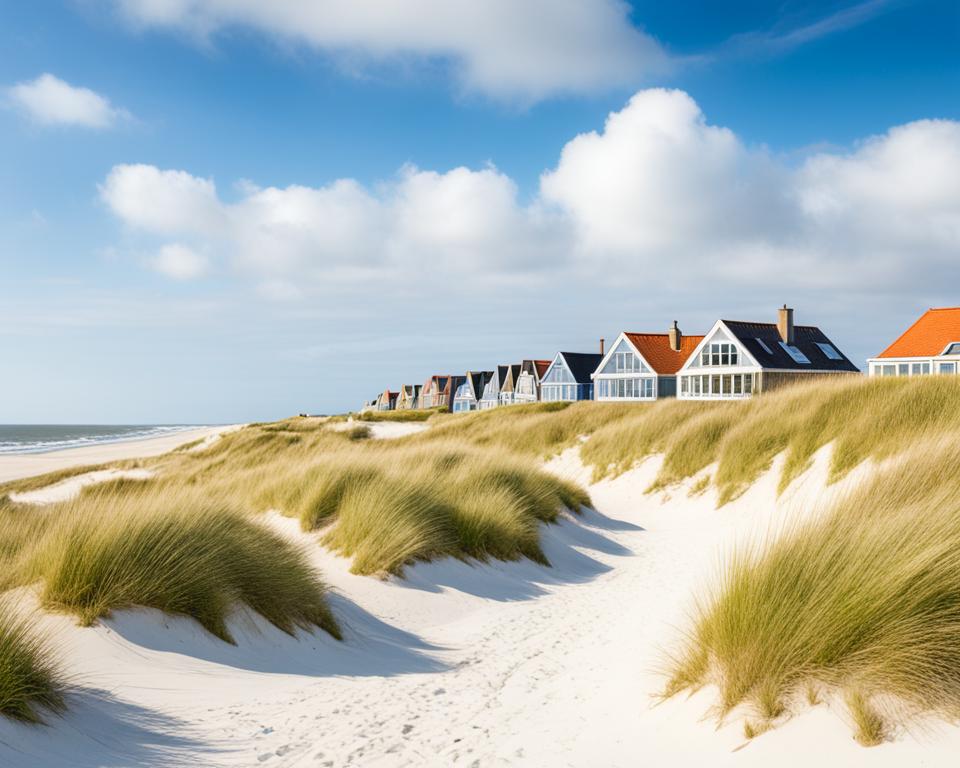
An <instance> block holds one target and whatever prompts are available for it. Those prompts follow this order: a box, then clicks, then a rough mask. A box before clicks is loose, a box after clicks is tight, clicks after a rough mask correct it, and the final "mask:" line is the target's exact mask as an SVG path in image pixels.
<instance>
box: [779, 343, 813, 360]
mask: <svg viewBox="0 0 960 768" xmlns="http://www.w3.org/2000/svg"><path fill="white" fill-rule="evenodd" d="M780 346H781V347H783V349H784V351H785V352H786V353H787V354H788V355H790V357H792V358H793V362H795V363H803V364H805V365H810V358H808V357H807V356H806V355H805V354H803V352H801V351H800V350H799V349H797V348H796V347H795V346H793V345H792V344H787V343H786V342H785V341H781V342H780Z"/></svg>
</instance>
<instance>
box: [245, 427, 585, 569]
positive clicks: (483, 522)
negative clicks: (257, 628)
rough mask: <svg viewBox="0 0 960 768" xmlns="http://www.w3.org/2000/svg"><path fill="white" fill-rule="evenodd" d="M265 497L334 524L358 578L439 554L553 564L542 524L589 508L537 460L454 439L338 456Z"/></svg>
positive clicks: (331, 538) (321, 523) (332, 530)
mask: <svg viewBox="0 0 960 768" xmlns="http://www.w3.org/2000/svg"><path fill="white" fill-rule="evenodd" d="M260 498H261V500H262V501H261V505H267V506H273V507H276V508H278V509H280V510H281V511H282V512H284V513H285V514H288V515H292V516H295V517H297V518H299V520H300V524H301V527H302V528H303V529H304V530H308V531H309V530H316V529H320V528H329V530H326V531H325V532H324V535H323V542H324V543H325V544H327V545H328V546H329V547H331V548H332V549H334V550H335V551H338V552H341V553H342V554H344V555H346V556H348V557H351V558H352V559H353V564H352V568H353V570H354V571H356V572H358V573H380V572H391V573H399V572H400V571H401V570H402V568H403V566H404V565H406V564H409V563H412V562H414V561H417V560H429V559H433V558H437V557H461V558H475V559H481V560H482V559H487V558H497V559H503V560H513V559H517V558H519V557H529V558H531V559H533V560H536V561H537V562H541V563H546V562H547V561H546V557H545V556H544V554H543V552H542V550H541V549H540V544H539V536H540V533H539V526H540V524H541V523H544V522H553V521H554V520H556V518H557V516H558V515H559V513H560V511H561V510H562V509H564V508H568V509H571V510H573V511H579V510H580V507H581V506H583V505H588V504H589V503H590V499H589V496H588V495H587V494H586V492H584V491H583V490H582V489H580V488H579V487H577V486H575V485H573V484H571V483H569V482H568V481H565V480H562V479H560V478H557V477H554V476H553V475H551V474H549V473H547V472H545V471H544V470H542V469H540V468H539V467H537V466H536V465H535V464H534V463H533V462H532V461H531V460H529V459H526V458H523V457H519V456H508V455H500V454H499V453H498V452H495V451H490V450H486V451H485V450H482V449H477V448H473V447H470V446H468V445H465V444H463V443H461V442H457V441H452V440H448V441H436V442H431V443H429V444H419V443H409V442H408V443H404V444H398V443H396V442H391V443H389V444H381V445H378V446H375V447H373V446H364V450H354V451H340V452H337V453H335V454H333V455H332V456H328V457H324V458H323V459H322V460H320V461H319V462H317V463H316V464H314V465H312V466H310V467H307V468H305V469H301V470H298V471H296V472H295V473H294V474H292V475H286V476H283V477H281V478H278V479H276V480H275V481H274V483H273V485H272V486H268V487H267V488H266V489H265V490H264V491H263V492H262V493H261V495H260Z"/></svg>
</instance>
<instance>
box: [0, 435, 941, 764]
mask: <svg viewBox="0 0 960 768" xmlns="http://www.w3.org/2000/svg"><path fill="white" fill-rule="evenodd" d="M827 460H828V452H827V451H822V452H821V453H820V454H818V456H817V459H816V461H815V463H814V466H813V467H812V468H811V470H809V471H808V472H807V473H806V474H805V475H804V476H803V477H802V478H800V479H799V480H798V481H797V482H795V483H794V484H793V485H792V486H791V488H789V489H788V491H787V492H786V493H785V494H784V496H783V497H782V498H780V499H779V500H778V499H777V498H776V480H777V477H776V472H777V471H778V467H777V466H775V467H774V469H773V470H772V472H771V473H769V474H767V475H766V476H764V477H763V478H762V479H761V480H760V481H759V482H758V483H756V484H755V485H754V486H753V487H752V488H751V489H750V490H749V491H748V492H747V493H746V494H745V495H744V496H743V497H741V498H740V499H738V500H737V501H736V502H734V503H732V504H730V505H728V506H726V507H724V508H723V509H720V510H717V509H715V494H714V491H712V490H711V491H708V492H707V493H706V494H704V495H702V496H699V497H695V498H689V497H688V495H687V493H686V491H684V490H682V489H678V490H674V491H671V492H670V493H669V494H660V495H655V496H648V495H645V494H644V493H643V491H644V489H645V488H646V487H647V486H648V485H649V483H650V481H651V480H652V478H653V477H654V475H655V473H656V469H657V463H658V462H657V461H656V460H650V461H648V462H646V463H645V464H644V465H642V466H641V467H639V468H638V469H636V470H634V471H632V472H630V473H627V474H626V475H624V476H622V477H620V478H617V479H615V480H612V481H604V482H601V483H598V484H595V485H593V486H591V487H590V492H591V494H592V496H593V499H594V502H595V504H596V507H597V511H596V512H586V513H585V514H583V515H582V516H581V517H577V518H573V517H568V518H565V519H563V520H562V521H561V522H560V524H558V525H555V526H549V527H547V528H546V529H545V531H544V550H545V552H546V553H547V556H548V557H549V558H550V560H551V562H552V563H553V567H552V568H545V567H541V566H538V565H536V564H533V563H531V562H529V561H521V562H514V563H499V562H496V563H491V564H485V565H480V564H477V565H470V564H467V563H463V562H459V561H455V560H445V561H440V562H435V563H425V564H420V565H417V566H415V567H413V568H410V569H409V570H408V572H407V578H406V579H403V580H398V579H390V580H378V579H374V578H370V577H362V576H356V575H353V574H351V573H349V570H348V568H349V563H348V562H347V561H346V560H344V559H342V558H339V557H336V556H333V555H331V554H330V553H329V552H326V551H325V550H323V549H322V548H321V547H320V546H319V545H318V544H316V542H315V540H314V539H315V537H313V536H308V535H305V534H302V533H300V532H299V530H298V528H297V526H296V524H295V523H294V522H293V521H290V520H288V519H286V518H282V517H280V516H278V515H272V516H270V517H269V520H268V521H269V524H271V525H274V526H276V527H277V528H278V529H280V530H282V531H284V532H285V533H286V534H287V535H289V536H291V537H294V538H301V539H305V540H309V545H310V550H309V551H310V552H311V553H312V554H313V557H314V559H315V562H316V564H317V565H318V566H319V567H320V568H322V570H323V573H324V576H325V577H326V579H327V580H328V581H329V582H330V583H331V584H332V585H333V586H334V589H335V592H336V594H334V595H333V596H332V604H333V608H334V610H335V611H336V612H337V614H338V616H339V617H341V619H342V621H343V623H344V625H345V628H346V640H345V641H344V642H342V643H339V642H337V641H334V640H332V639H331V638H329V637H327V636H325V635H323V634H322V633H318V634H317V635H305V634H301V635H300V637H299V638H298V639H294V638H291V637H288V636H287V635H284V634H283V633H282V632H279V631H278V630H276V629H274V628H272V627H270V626H269V625H267V624H265V622H264V621H263V620H262V619H260V618H259V617H256V616H252V615H249V614H243V615H240V616H237V617H235V619H234V621H233V622H232V628H233V631H234V632H235V634H236V637H237V640H238V644H237V646H230V645H227V644H225V643H222V642H221V641H219V640H216V639H214V638H213V637H212V636H210V635H208V634H206V633H205V632H204V631H203V630H202V629H200V627H199V626H198V625H197V624H196V623H195V622H193V621H190V620H186V619H181V618H171V617H167V616H164V615H162V614H159V613H157V612H155V611H148V610H137V611H124V612H121V613H119V614H118V615H117V616H116V617H115V618H113V619H111V620H109V621H106V622H103V623H102V624H100V625H98V626H95V627H92V628H86V629H84V628H80V627H77V626H76V625H75V624H74V622H73V621H72V620H71V619H69V618H68V617H64V616H50V615H46V616H44V618H43V624H44V625H45V626H46V627H47V628H48V629H49V630H50V632H51V633H52V634H53V636H54V637H55V639H56V641H57V643H58V646H59V648H60V650H61V653H62V654H63V656H64V657H65V661H66V666H67V668H68V669H70V670H74V671H75V672H76V683H77V686H78V689H77V693H75V694H74V695H73V697H72V702H71V703H72V707H71V709H70V711H69V712H68V713H67V714H66V715H65V716H64V717H63V718H62V719H60V720H56V721H54V722H53V723H52V724H51V726H50V727H47V728H36V727H26V726H22V725H17V724H13V723H10V722H6V721H3V720H0V765H3V766H24V767H26V766H30V767H31V768H33V767H34V766H42V765H50V766H103V765H110V766H127V765H164V766H166V765H175V764H178V763H183V764H188V765H216V766H220V765H223V766H251V765H268V766H313V765H320V766H341V765H362V766H448V765H465V766H496V765H522V766H590V767H591V768H593V767H594V766H638V765H650V766H687V765H689V766H711V767H715V766H728V765H729V766H764V767H769V766H803V768H809V766H811V765H831V766H861V765H862V766H878V767H879V766H883V767H886V766H913V765H926V766H939V765H943V766H946V765H955V764H956V755H957V754H958V753H960V752H958V750H960V729H957V728H954V727H952V726H946V725H944V726H942V727H939V728H938V729H936V730H934V731H925V732H921V733H916V734H899V735H898V737H897V739H896V740H895V741H893V742H891V743H887V744H884V745H882V746H879V747H875V748H872V749H864V748H862V747H860V746H859V745H857V744H856V742H854V740H853V739H852V737H851V730H850V727H849V725H848V723H846V722H845V721H844V717H843V712H842V708H841V707H839V706H838V707H836V709H832V708H831V705H821V706H819V707H817V708H815V709H813V710H810V711H808V712H806V713H805V714H802V715H800V716H797V717H795V718H794V719H793V720H791V721H789V722H787V723H786V724H784V725H782V726H781V727H779V728H777V729H776V730H773V731H771V732H768V733H766V734H764V735H762V736H760V737H758V738H756V739H754V740H753V741H751V742H746V741H745V739H744V738H743V735H742V723H741V722H740V721H738V720H734V721H732V722H730V723H728V724H727V725H725V726H723V727H720V728H717V727H716V724H715V723H714V722H713V721H712V720H711V719H710V718H709V710H710V707H711V704H712V703H713V699H712V692H711V691H710V690H704V691H702V692H700V693H698V694H696V695H695V696H693V697H691V698H682V697H678V698H676V699H672V700H670V701H667V702H663V703H658V701H657V699H656V694H657V693H658V692H659V690H660V689H661V687H662V685H663V678H662V677H661V676H660V675H659V674H658V673H657V669H658V667H659V666H660V665H661V664H662V662H663V658H664V655H663V654H664V652H669V651H670V649H671V648H672V647H675V643H676V641H677V639H678V637H679V632H680V631H681V628H682V626H683V619H684V615H685V612H686V610H687V609H688V608H689V600H690V598H691V596H692V595H693V594H695V590H697V589H699V590H700V591H699V594H704V593H703V591H702V590H703V588H704V586H705V585H708V584H710V583H711V579H710V576H711V575H712V574H713V572H714V569H715V568H716V566H717V564H718V561H719V558H720V556H721V555H722V553H723V552H725V551H726V549H727V547H728V546H729V545H730V543H731V542H734V541H737V540H743V538H744V537H755V536H760V535H765V534H766V533H767V532H769V531H770V530H771V529H774V528H776V527H778V526H780V525H785V524H790V522H791V521H792V520H795V519H796V517H797V516H798V515H802V514H810V513H811V511H816V509H817V508H818V507H819V506H820V505H822V503H823V502H824V497H826V496H830V495H833V494H836V493H841V492H843V486H846V487H850V486H851V485H852V484H854V483H856V482H857V481H858V478H862V477H863V476H864V475H865V474H866V473H868V472H869V467H863V468H861V469H860V470H858V471H857V472H856V473H854V475H853V476H852V477H851V478H849V479H848V480H847V481H845V483H844V484H842V485H841V487H839V488H833V489H831V490H830V491H829V492H828V493H824V491H823V485H824V481H825V478H826V468H827ZM550 466H551V468H552V469H553V470H554V471H556V472H559V473H561V474H565V475H568V476H575V477H579V478H581V479H583V478H584V477H585V473H584V471H583V468H582V467H581V466H580V465H579V461H578V459H577V457H576V455H575V454H573V453H571V452H568V453H567V454H565V455H564V456H562V457H560V458H559V459H557V460H555V461H554V462H552V463H551V465H550Z"/></svg>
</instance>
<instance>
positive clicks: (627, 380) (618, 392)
mask: <svg viewBox="0 0 960 768" xmlns="http://www.w3.org/2000/svg"><path fill="white" fill-rule="evenodd" d="M592 378H593V399H594V400H602V401H605V402H622V401H624V400H627V401H645V400H656V399H657V373H656V371H654V370H653V369H652V368H651V367H650V365H649V364H648V363H647V361H646V360H644V358H643V355H641V354H640V353H639V352H638V351H637V349H636V348H635V347H634V346H633V344H631V343H630V340H629V339H628V338H627V336H626V334H625V333H621V334H620V335H619V336H618V337H617V340H616V341H615V342H614V343H613V346H611V347H610V351H609V352H607V354H606V355H604V357H603V360H601V361H600V365H599V366H597V370H596V371H595V372H594V373H593V376H592Z"/></svg>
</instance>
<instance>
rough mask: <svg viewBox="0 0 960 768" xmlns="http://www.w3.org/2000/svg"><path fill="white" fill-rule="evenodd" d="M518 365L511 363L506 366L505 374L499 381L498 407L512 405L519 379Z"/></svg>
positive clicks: (519, 366)
mask: <svg viewBox="0 0 960 768" xmlns="http://www.w3.org/2000/svg"><path fill="white" fill-rule="evenodd" d="M520 369H521V365H520V363H511V364H510V365H508V366H507V371H506V374H505V375H504V377H503V379H502V380H501V381H500V392H499V397H500V405H513V403H514V402H515V395H516V389H517V379H519V378H520Z"/></svg>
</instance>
